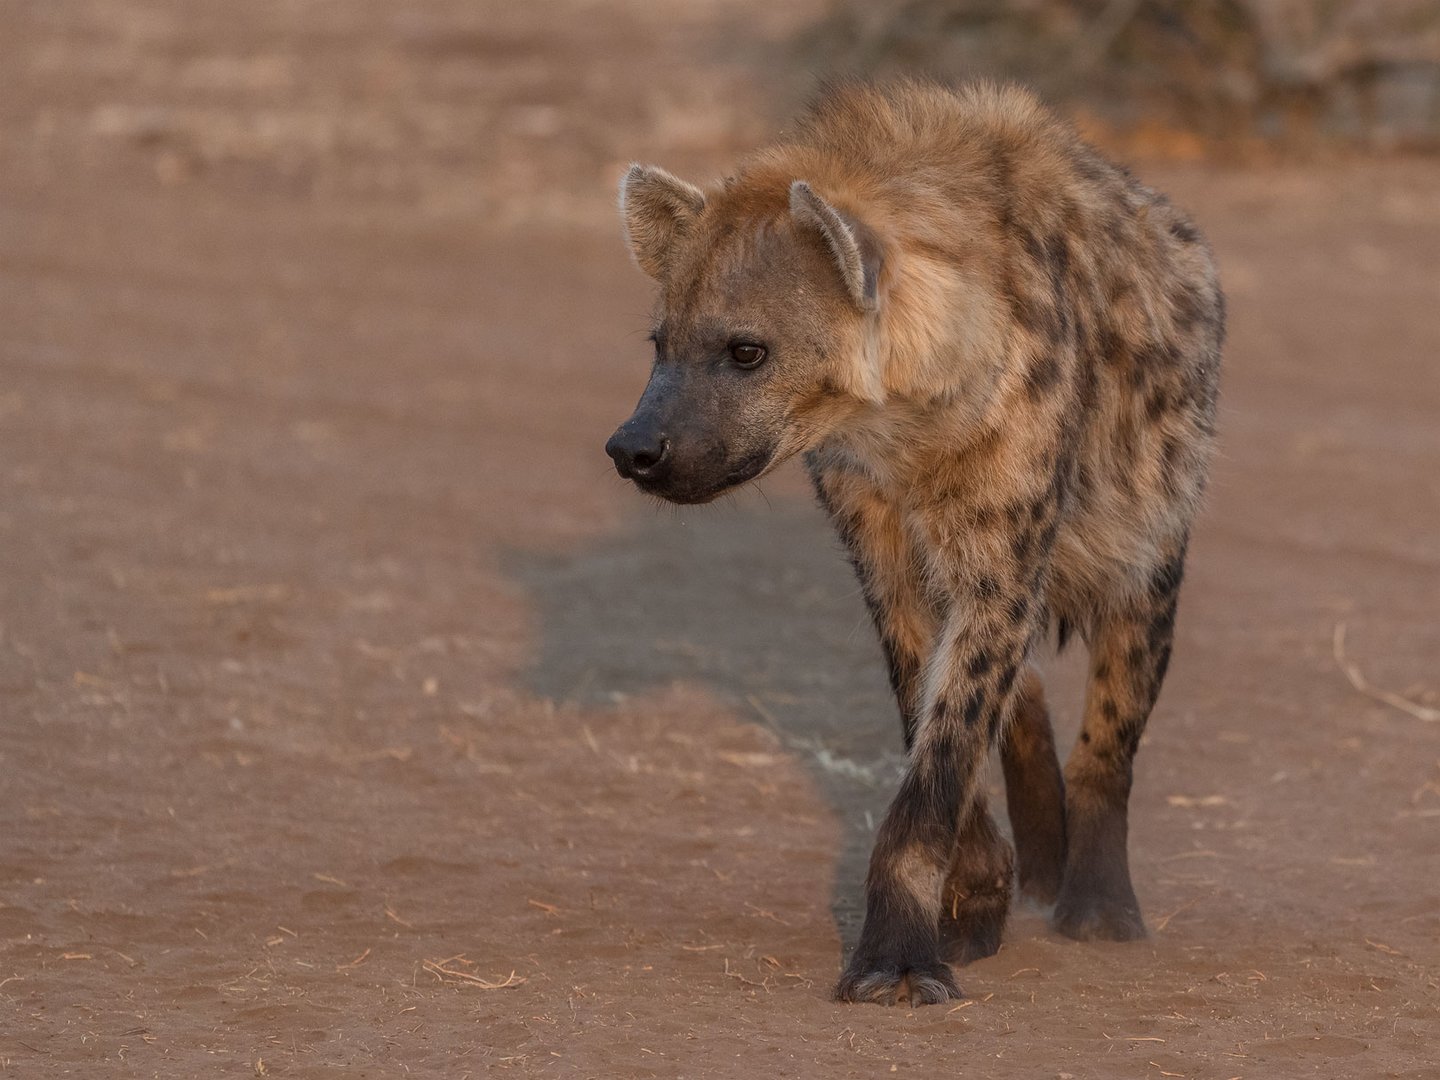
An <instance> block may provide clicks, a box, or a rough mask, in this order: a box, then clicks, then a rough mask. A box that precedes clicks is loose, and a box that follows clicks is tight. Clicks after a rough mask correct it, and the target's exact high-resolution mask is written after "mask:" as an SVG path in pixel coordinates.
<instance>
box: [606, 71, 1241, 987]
mask: <svg viewBox="0 0 1440 1080" xmlns="http://www.w3.org/2000/svg"><path fill="white" fill-rule="evenodd" d="M797 182H800V183H797ZM676 184H680V185H681V186H679V187H678V188H677V187H674V186H673V185H676ZM625 192H626V195H625V198H624V200H623V201H624V204H625V211H626V219H627V225H628V227H629V235H630V241H631V246H632V249H633V250H634V251H635V254H636V258H637V261H639V262H640V263H641V265H642V266H643V267H646V268H647V269H649V270H650V272H651V273H652V274H653V275H654V276H656V277H657V278H658V280H659V281H660V283H661V286H662V298H661V304H660V314H661V321H660V325H659V327H658V334H657V345H658V347H657V361H656V371H655V374H654V375H653V376H652V383H651V388H650V389H649V390H647V393H646V398H645V399H643V400H642V408H641V409H638V410H637V414H636V417H634V418H632V420H631V421H630V422H629V424H628V425H627V427H626V428H622V429H621V432H620V433H617V439H619V438H620V435H621V434H622V433H624V432H627V431H630V432H632V433H634V432H641V435H647V436H648V437H649V438H650V439H651V442H652V443H654V445H655V446H657V447H660V450H659V451H657V452H658V453H659V454H660V455H661V459H662V460H661V462H660V464H659V465H657V466H656V467H655V469H653V470H647V471H645V475H644V477H643V478H642V477H641V476H637V477H636V478H637V482H640V483H642V484H643V485H644V486H647V488H649V489H650V490H654V491H656V492H657V493H658V494H661V495H664V496H666V497H671V498H676V499H678V500H681V501H701V500H703V499H704V498H708V497H713V494H715V493H718V491H720V490H723V489H724V488H725V487H726V486H729V485H730V484H731V483H733V482H734V478H735V477H741V478H744V479H748V478H749V476H753V475H756V474H757V473H758V472H762V471H764V470H767V469H770V468H773V467H774V466H775V465H776V464H778V463H779V462H780V461H782V460H784V459H785V458H787V457H789V456H791V455H793V454H795V453H802V452H803V453H804V454H805V455H806V460H807V464H808V466H809V469H810V472H811V475H812V478H813V480H814V484H815V489H816V492H817V494H818V496H819V498H820V501H821V502H822V504H823V505H824V506H825V508H826V509H827V511H828V512H829V514H830V515H831V517H832V519H833V521H834V522H835V525H836V528H837V529H838V531H839V533H840V535H841V537H842V538H843V540H844V542H845V544H846V546H847V547H848V549H849V551H850V554H851V557H852V560H853V562H854V564H855V567H856V570H857V573H858V574H859V577H860V580H861V584H862V586H863V589H864V593H865V597H866V599H867V601H868V603H869V605H870V608H871V612H872V614H873V616H874V619H875V623H876V626H877V629H878V631H879V633H880V637H881V641H882V644H883V645H884V649H885V653H886V656H887V659H888V661H889V665H890V671H891V679H892V683H893V685H894V689H895V693H896V698H897V701H898V703H899V707H900V712H901V717H902V721H903V724H904V730H905V735H906V745H907V747H908V748H909V750H910V766H909V769H908V771H907V773H906V776H905V777H904V779H903V781H902V784H901V788H900V791H899V793H898V794H897V796H896V799H895V801H894V803H893V804H892V806H891V809H890V811H889V813H888V814H887V816H886V818H885V821H884V822H883V824H882V825H881V828H880V830H879V835H878V837H877V842H876V847H875V852H874V855H873V858H872V862H871V869H870V875H869V879H868V882H867V915H866V924H865V928H864V931H863V933H862V935H861V940H860V944H859V946H858V948H857V949H856V952H855V955H854V956H853V957H852V958H851V961H850V964H849V966H848V968H847V970H846V972H845V974H844V976H843V977H842V979H841V981H840V985H839V988H838V990H837V993H838V995H839V996H840V997H841V998H842V999H846V1000H876V1001H893V1000H895V999H896V997H897V996H898V995H902V994H905V993H907V992H908V996H909V997H910V999H911V1000H912V1002H920V1001H933V1000H943V999H944V998H945V997H947V996H950V995H953V994H958V990H957V989H956V987H955V984H954V981H953V977H952V976H951V975H950V972H949V969H948V968H947V967H946V966H945V965H944V963H943V962H942V961H941V959H940V952H941V947H942V938H943V939H944V941H943V944H945V946H946V947H948V948H949V949H950V952H951V955H952V956H955V957H958V958H960V959H970V958H974V957H975V956H978V955H986V954H988V953H989V952H993V951H994V950H995V949H996V948H998V945H999V933H1000V926H1001V925H1002V924H1003V920H1004V909H1005V906H1006V905H1007V904H1008V901H1009V894H1010V875H1011V865H1012V855H1011V853H1010V851H1009V848H1008V845H1006V844H1005V843H1004V841H1003V840H1002V839H1001V838H1000V837H999V835H998V833H996V832H995V829H994V827H993V824H992V823H991V821H990V818H989V815H988V813H987V812H986V810H985V807H984V805H983V802H982V801H981V799H980V798H979V796H978V794H977V792H976V768H977V764H978V762H979V761H980V760H981V759H982V758H983V755H984V753H985V750H986V748H987V747H988V746H991V745H1001V746H1002V751H1003V756H1004V762H1005V766H1006V768H1005V771H1006V781H1007V787H1008V788H1009V796H1008V802H1009V805H1010V811H1011V818H1012V823H1013V825H1014V827H1015V831H1016V838H1017V845H1018V847H1019V851H1020V860H1019V861H1020V874H1021V884H1022V888H1024V889H1026V891H1028V892H1030V893H1031V895H1033V896H1035V897H1037V898H1038V899H1040V900H1042V901H1048V900H1051V899H1056V893H1057V890H1058V902H1057V907H1056V915H1055V918H1056V924H1057V926H1058V927H1059V928H1060V929H1061V930H1062V931H1064V932H1066V933H1068V934H1071V935H1072V936H1076V937H1095V936H1101V937H1110V938H1119V939H1123V938H1131V937H1135V936H1138V935H1140V934H1142V933H1143V932H1144V925H1143V923H1142V922H1141V920H1140V915H1139V909H1138V905H1137V903H1136V901H1135V896H1134V891H1133V889H1132V887H1131V884H1130V876H1129V870H1128V865H1127V862H1126V850H1125V843H1126V840H1125V837H1126V801H1127V799H1128V795H1129V789H1130V777H1131V761H1132V759H1133V756H1134V753H1135V748H1136V745H1137V744H1138V741H1139V737H1140V733H1141V731H1142V730H1143V728H1144V724H1145V721H1146V718H1147V717H1148V715H1149V712H1150V709H1151V706H1152V705H1153V704H1154V700H1155V696H1156V694H1157V693H1158V691H1159V688H1160V682H1161V680H1162V679H1163V676H1164V670H1165V665H1166V663H1167V662H1168V658H1169V652H1170V643H1171V637H1172V631H1173V625H1174V613H1175V600H1176V595H1177V593H1178V589H1179V584H1180V576H1181V572H1182V570H1183V563H1184V553H1185V545H1186V538H1187V536H1188V532H1189V528H1190V522H1191V519H1192V518H1193V516H1194V514H1195V512H1196V509H1197V507H1198V504H1199V500H1200V496H1201V491H1202V488H1203V485H1204V479H1205V471H1206V466H1207V462H1208V459H1209V455H1210V449H1211V442H1212V436H1213V420H1214V408H1215V394H1216V387H1217V379H1218V371H1219V363H1220V348H1221V341H1222V337H1223V326H1224V303H1223V299H1222V296H1221V293H1220V289H1219V286H1218V284H1217V280H1216V275H1215V270H1214V265H1213V262H1212V259H1211V256H1210V253H1209V250H1208V248H1207V247H1206V246H1205V244H1204V243H1203V241H1201V240H1200V237H1199V234H1198V233H1197V232H1196V230H1195V228H1194V227H1193V226H1192V225H1191V224H1190V223H1189V222H1188V221H1187V220H1186V219H1185V218H1184V217H1183V216H1182V215H1181V214H1180V213H1179V212H1178V211H1176V210H1175V209H1174V208H1173V207H1172V206H1171V205H1170V204H1169V203H1168V202H1167V201H1166V200H1165V199H1164V197H1163V196H1161V195H1159V194H1157V193H1156V192H1154V191H1152V190H1150V189H1148V188H1146V187H1144V186H1142V185H1141V184H1140V183H1138V182H1137V181H1136V180H1135V179H1134V178H1132V177H1131V176H1130V175H1129V174H1128V173H1127V172H1125V171H1124V170H1122V169H1120V168H1118V167H1116V166H1114V165H1112V164H1110V163H1109V162H1107V161H1105V160H1104V159H1103V158H1102V157H1100V156H1099V155H1098V154H1097V153H1096V152H1095V151H1094V150H1092V149H1091V148H1090V147H1088V146H1086V145H1085V144H1084V143H1082V142H1081V141H1080V140H1079V139H1078V138H1077V137H1076V136H1075V135H1074V134H1073V133H1072V131H1071V130H1070V129H1069V128H1068V127H1067V126H1065V125H1063V124H1062V123H1060V122H1059V121H1057V120H1056V119H1054V118H1053V117H1052V116H1051V115H1049V114H1048V113H1047V112H1045V111H1044V110H1043V109H1042V108H1041V107H1040V106H1039V105H1038V104H1037V102H1036V101H1035V100H1034V99H1033V98H1032V97H1031V96H1030V95H1028V94H1026V93H1025V92H1023V91H1020V90H1017V89H1013V88H996V87H992V86H988V85H980V86H972V87H966V88H963V89H960V90H954V91H952V90H949V89H944V88H941V87H938V86H930V85H921V84H902V85H899V86H893V87H889V88H875V87H869V86H847V87H842V88H840V89H839V90H837V91H834V92H832V93H831V94H830V95H828V96H827V97H826V98H825V99H824V100H822V101H821V102H820V103H819V104H818V105H817V106H816V107H815V109H814V110H813V111H812V112H811V113H810V114H809V115H808V116H806V117H805V118H804V119H803V120H802V121H801V122H800V124H799V125H798V127H797V128H796V130H795V131H794V133H793V134H792V135H790V136H789V137H788V138H786V139H785V140H784V141H782V142H780V143H778V144H777V145H775V146H773V147H771V148H769V149H767V150H765V151H763V152H761V153H759V154H758V155H756V156H755V157H754V158H753V159H752V160H751V161H750V162H749V163H748V164H746V165H745V166H744V167H743V168H742V169H741V170H740V171H739V172H738V173H737V174H736V175H735V176H734V177H732V178H730V179H728V180H726V181H724V182H723V183H722V184H720V185H718V186H715V187H712V188H710V189H708V190H707V191H705V192H703V201H702V203H701V204H700V205H698V206H697V204H696V197H695V194H694V193H695V192H696V189H692V188H689V186H688V185H683V184H681V182H679V181H675V180H674V178H673V177H669V176H668V174H664V173H662V172H660V171H659V170H646V169H641V168H640V167H638V166H637V167H636V168H635V169H632V171H631V173H630V174H629V176H627V178H626V183H625ZM657 206H658V207H660V208H661V210H660V211H659V214H658V217H657V211H656V210H655V208H656V207H657ZM657 237H658V238H659V239H658V240H657V239H656V238H657ZM739 338H744V339H745V340H746V341H749V340H751V339H754V340H756V341H757V342H761V343H763V344H764V345H765V346H766V348H767V349H768V357H769V358H768V359H767V361H766V364H765V365H764V366H763V367H761V368H757V369H756V370H755V371H753V372H745V373H740V372H738V371H735V370H734V369H733V367H730V366H727V365H726V362H725V356H726V353H725V349H726V348H733V347H734V342H735V341H736V340H738V339H739ZM727 342H728V343H729V344H727ZM647 402H648V403H649V404H647ZM706 402H708V403H710V404H708V405H706V404H705V403H706ZM716 402H718V403H719V404H718V405H717V404H715V403H716ZM677 403H678V404H677ZM707 409H708V410H709V411H706V410H707ZM647 410H648V411H647ZM642 421H643V422H642ZM647 424H648V425H649V426H648V427H647ZM662 428H663V430H661V429H662ZM642 429H644V430H643V431H642ZM636 437H637V438H638V437H641V436H640V435H637V436H636ZM612 453H616V454H617V462H621V461H622V457H621V456H620V455H621V454H628V453H629V450H627V449H626V448H624V447H621V448H620V450H619V451H617V450H616V449H613V448H612ZM651 456H652V457H653V456H654V455H651ZM627 460H628V459H627ZM645 461H647V462H648V461H650V457H647V458H645ZM737 463H739V464H737ZM742 464H743V466H744V467H743V468H742V467H741V465H742ZM621 467H622V471H624V469H625V465H624V464H623V463H622V466H621ZM747 473H748V475H745V474H747ZM627 475H630V473H628V472H627ZM1052 626H1058V628H1059V632H1060V635H1061V637H1062V639H1063V638H1064V637H1065V636H1066V635H1067V634H1068V633H1070V632H1071V631H1072V630H1073V631H1078V632H1079V633H1080V634H1081V635H1082V636H1083V637H1084V638H1085V640H1086V641H1087V643H1088V644H1089V646H1090V649H1091V655H1092V667H1091V681H1090V691H1089V696H1088V700H1087V704H1086V710H1085V720H1084V726H1083V730H1082V734H1081V737H1080V741H1079V743H1078V744H1077V745H1076V747H1075V749H1074V751H1073V752H1072V754H1071V756H1070V761H1069V764H1068V765H1067V766H1066V769H1065V772H1064V786H1063V794H1062V785H1061V781H1060V776H1059V769H1058V765H1057V763H1056V758H1055V751H1054V744H1053V741H1052V738H1051V735H1050V730H1049V721H1048V717H1047V715H1046V712H1045V706H1044V701H1043V695H1042V692H1041V690H1040V685H1039V680H1038V677H1037V676H1035V675H1034V673H1033V671H1031V670H1030V669H1029V668H1028V667H1027V661H1028V659H1029V657H1030V655H1031V653H1032V651H1033V650H1034V649H1035V647H1036V645H1037V643H1038V642H1039V641H1040V640H1041V639H1042V637H1043V636H1044V635H1045V633H1046V631H1047V630H1048V629H1049V628H1050V627H1052ZM1007 725H1013V726H1010V727H1008V729H1007ZM940 883H943V885H942V884H940ZM937 888H938V890H939V892H938V894H937Z"/></svg>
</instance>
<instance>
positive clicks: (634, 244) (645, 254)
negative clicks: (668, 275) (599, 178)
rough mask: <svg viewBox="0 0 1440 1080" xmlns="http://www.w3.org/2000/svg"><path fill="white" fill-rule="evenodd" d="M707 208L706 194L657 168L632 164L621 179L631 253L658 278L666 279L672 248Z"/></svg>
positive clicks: (621, 208) (621, 205)
mask: <svg viewBox="0 0 1440 1080" xmlns="http://www.w3.org/2000/svg"><path fill="white" fill-rule="evenodd" d="M704 209H705V193H704V192H702V191H701V190H700V189H699V188H697V187H696V186H695V185H694V184H687V183H686V182H685V181H684V180H681V179H680V178H679V177H677V176H672V175H671V174H670V173H668V172H666V171H665V170H664V169H661V168H658V167H657V166H654V165H631V166H630V168H629V170H628V171H627V172H626V173H625V175H624V176H623V177H621V179H620V216H621V217H622V218H623V219H624V222H625V238H626V240H627V241H628V242H629V244H630V254H631V255H633V256H634V257H635V262H636V263H637V264H638V265H639V267H640V269H641V270H644V271H645V273H647V274H649V275H650V276H651V277H653V278H655V279H657V280H658V279H660V278H663V277H664V276H665V271H666V266H667V263H668V261H669V257H670V251H671V248H673V247H674V245H675V243H676V241H677V240H678V239H679V238H680V237H682V236H683V235H684V234H685V232H686V231H687V230H689V229H690V228H691V227H692V226H693V225H694V224H695V220H696V219H697V218H698V217H699V216H700V212H701V211H702V210H704Z"/></svg>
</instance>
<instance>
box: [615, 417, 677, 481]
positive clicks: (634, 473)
mask: <svg viewBox="0 0 1440 1080" xmlns="http://www.w3.org/2000/svg"><path fill="white" fill-rule="evenodd" d="M605 452H606V453H607V454H609V455H610V457H611V458H612V459H614V461H615V471H616V472H618V473H619V474H620V475H621V476H623V477H625V479H626V480H658V479H660V477H661V476H663V475H664V474H665V472H666V470H667V469H668V467H669V464H670V440H669V438H667V437H666V436H665V435H664V434H663V433H662V432H658V431H653V430H651V431H645V430H643V429H637V428H632V427H630V426H629V425H628V424H627V425H626V426H625V427H622V428H621V429H620V430H619V431H617V432H615V434H614V435H611V436H610V441H609V442H607V443H606V444H605Z"/></svg>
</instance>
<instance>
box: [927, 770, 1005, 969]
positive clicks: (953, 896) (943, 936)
mask: <svg viewBox="0 0 1440 1080" xmlns="http://www.w3.org/2000/svg"><path fill="white" fill-rule="evenodd" d="M1014 877H1015V854H1014V852H1013V851H1012V850H1011V847H1010V845H1009V843H1007V842H1006V840H1005V838H1004V837H1003V836H1001V835H1000V831H999V830H998V829H997V828H996V827H995V821H994V819H993V818H991V816H990V811H989V809H988V808H987V807H986V805H985V798H984V796H983V795H976V797H975V800H974V802H973V803H972V804H971V807H970V810H969V812H968V813H967V814H966V817H965V820H964V822H963V823H962V824H961V827H960V831H959V836H958V837H957V841H956V845H955V855H954V858H952V859H951V861H950V872H949V873H948V874H947V875H946V878H945V889H944V892H943V894H942V899H941V908H940V948H941V951H942V953H943V954H944V956H945V959H946V960H947V961H948V962H949V963H952V964H968V963H971V962H972V961H975V960H982V959H984V958H985V957H987V956H993V955H994V954H995V953H996V952H998V951H999V949H1000V938H1001V935H1002V934H1003V933H1004V931H1005V919H1006V917H1007V916H1008V915H1009V913H1010V893H1011V890H1012V887H1013V885H1012V883H1013V881H1014Z"/></svg>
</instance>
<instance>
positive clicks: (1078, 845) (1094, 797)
mask: <svg viewBox="0 0 1440 1080" xmlns="http://www.w3.org/2000/svg"><path fill="white" fill-rule="evenodd" d="M1175 565H1176V566H1178V563H1177V564H1175ZM1156 580H1157V586H1156V587H1155V588H1153V589H1152V591H1151V596H1150V605H1149V606H1148V608H1145V609H1143V610H1141V611H1138V612H1133V613H1131V614H1130V615H1128V616H1126V617H1116V618H1111V619H1109V620H1107V621H1106V623H1105V624H1103V625H1102V626H1100V627H1099V628H1097V633H1096V634H1095V635H1094V637H1093V639H1092V643H1091V656H1090V685H1089V690H1088V693H1087V696H1086V702H1085V720H1084V724H1083V726H1082V728H1081V732H1080V739H1079V742H1078V743H1077V744H1076V746H1075V748H1074V750H1073V751H1072V752H1071V754H1070V760H1069V761H1068V762H1067V763H1066V765H1065V803H1066V806H1065V809H1066V830H1067V846H1068V850H1067V853H1066V860H1065V878H1064V882H1063V884H1062V885H1061V889H1060V896H1059V899H1058V901H1057V903H1056V905H1055V926H1056V929H1058V930H1059V931H1060V932H1061V933H1063V934H1066V935H1067V936H1069V937H1073V938H1080V939H1089V938H1102V939H1107V940H1113V941H1129V940H1132V939H1134V938H1139V937H1144V936H1145V923H1144V921H1143V920H1142V919H1141V917H1140V904H1139V901H1138V900H1137V899H1136V897H1135V889H1134V886H1133V885H1132V884H1131V881H1130V863H1129V857H1128V853H1127V850H1126V849H1127V838H1128V833H1129V822H1128V815H1129V800H1130V784H1131V778H1132V768H1133V764H1134V759H1135V751H1136V749H1137V747H1138V746H1139V744H1140V735H1141V733H1142V732H1143V731H1144V730H1145V723H1146V720H1147V719H1148V718H1149V716H1150V710H1151V708H1152V706H1153V705H1154V704H1155V698H1156V696H1157V695H1158V694H1159V692H1160V684H1161V681H1162V680H1163V679H1164V677H1165V668H1166V666H1167V664H1168V663H1169V659H1170V644H1171V639H1172V636H1173V631H1174V624H1175V597H1176V591H1177V590H1178V586H1179V571H1178V569H1174V570H1173V572H1169V573H1162V574H1159V575H1157V579H1156Z"/></svg>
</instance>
